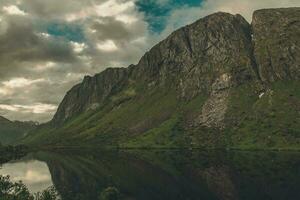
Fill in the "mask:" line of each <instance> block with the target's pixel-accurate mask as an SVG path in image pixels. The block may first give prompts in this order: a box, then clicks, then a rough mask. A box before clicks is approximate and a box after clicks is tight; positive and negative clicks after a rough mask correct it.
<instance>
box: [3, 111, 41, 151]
mask: <svg viewBox="0 0 300 200" xmlns="http://www.w3.org/2000/svg"><path fill="white" fill-rule="evenodd" d="M36 126H37V123H35V122H20V121H14V122H12V121H10V120H8V119H6V118H4V117H2V116H0V144H4V145H8V144H13V143H16V142H17V141H19V140H20V139H21V138H23V137H24V136H26V134H27V133H28V132H29V131H31V130H33V129H34V128H35V127H36Z"/></svg>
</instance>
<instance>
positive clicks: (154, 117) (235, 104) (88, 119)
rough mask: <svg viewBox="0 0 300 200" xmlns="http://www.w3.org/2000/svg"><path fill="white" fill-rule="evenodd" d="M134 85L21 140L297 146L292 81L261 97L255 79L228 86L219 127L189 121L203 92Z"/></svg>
mask: <svg viewBox="0 0 300 200" xmlns="http://www.w3.org/2000/svg"><path fill="white" fill-rule="evenodd" d="M140 87H141V88H132V87H131V86H130V87H129V88H128V89H126V90H124V91H125V92H121V93H120V94H116V95H115V96H114V97H112V101H110V102H108V103H107V104H106V105H104V106H103V107H100V108H98V110H94V111H88V112H85V113H83V114H81V115H79V116H77V117H75V118H74V119H72V120H70V121H69V122H68V123H66V124H65V125H64V126H63V127H60V128H58V129H57V128H51V127H50V126H49V127H47V126H45V127H43V128H41V129H40V130H39V132H36V133H35V134H31V135H30V136H28V137H27V138H26V140H24V142H26V143H28V144H39V145H42V144H43V143H46V144H47V143H48V144H51V146H58V147H59V146H65V145H70V146H87V147H91V146H101V147H104V146H105V147H122V148H124V147H125V148H178V147H185V148H186V147H195V148H234V149H235V148H236V149H299V145H300V139H299V135H300V133H299V130H300V119H299V112H300V111H299V108H300V92H299V88H300V83H299V82H298V81H278V82H275V83H273V84H271V85H269V86H268V89H265V91H264V95H263V96H262V97H261V98H259V95H260V94H261V93H262V87H261V84H258V83H255V82H252V83H249V84H243V85H240V86H238V87H233V88H231V89H230V95H229V100H228V108H227V111H226V115H225V119H224V120H225V121H224V122H225V125H226V126H225V129H224V130H218V129H215V128H208V127H202V126H200V127H199V126H196V127H194V126H193V121H194V120H195V119H197V117H199V115H200V114H201V111H202V106H203V104H204V103H205V101H206V99H207V96H206V95H198V96H196V97H195V98H193V99H192V100H189V101H185V100H181V99H179V98H178V97H177V96H176V94H177V93H176V91H175V90H173V89H169V90H167V89H163V88H156V89H150V90H147V92H143V89H145V88H143V87H145V86H143V87H142V86H140ZM126 98H128V99H127V100H126V101H123V100H124V99H126ZM120 99H123V100H121V101H120ZM117 102H118V103H117Z"/></svg>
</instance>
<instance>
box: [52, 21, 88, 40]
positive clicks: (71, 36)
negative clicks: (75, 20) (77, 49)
mask: <svg viewBox="0 0 300 200" xmlns="http://www.w3.org/2000/svg"><path fill="white" fill-rule="evenodd" d="M46 29H47V33H48V34H50V35H52V36H57V37H63V38H65V39H67V40H69V41H74V42H83V41H84V40H85V37H84V33H83V29H82V28H81V26H80V24H65V23H52V24H49V25H48V26H47V27H46Z"/></svg>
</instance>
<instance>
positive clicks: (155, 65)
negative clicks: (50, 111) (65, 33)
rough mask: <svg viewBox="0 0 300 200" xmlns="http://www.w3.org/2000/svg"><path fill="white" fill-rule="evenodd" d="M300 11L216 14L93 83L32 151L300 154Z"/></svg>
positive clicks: (74, 92) (42, 131) (70, 99)
mask: <svg viewBox="0 0 300 200" xmlns="http://www.w3.org/2000/svg"><path fill="white" fill-rule="evenodd" d="M299 88H300V8H283V9H265V10H258V11H255V12H254V15H253V21H252V24H251V25H250V24H249V23H248V22H247V21H246V20H245V19H244V18H243V17H242V16H241V15H231V14H228V13H222V12H219V13H215V14H212V15H209V16H207V17H205V18H203V19H200V20H198V21H196V22H195V23H193V24H191V25H188V26H186V27H183V28H181V29H179V30H177V31H175V32H174V33H172V34H171V35H170V36H169V37H168V38H166V39H165V40H163V41H162V42H160V43H159V44H157V45H156V46H154V47H153V48H152V49H151V50H150V51H149V52H147V53H146V54H145V55H144V56H143V57H142V58H141V60H140V61H139V63H138V64H137V65H130V66H129V67H128V68H109V69H106V70H105V71H103V72H101V73H100V74H97V75H95V76H94V77H89V76H87V77H85V78H84V80H83V82H82V83H80V84H78V85H76V86H74V87H73V88H72V89H71V90H70V91H69V92H68V93H67V94H66V96H65V98H64V99H63V101H62V102H61V104H60V106H59V108H58V110H57V112H56V114H55V116H54V118H53V120H52V121H51V122H49V123H48V124H45V125H43V126H41V127H39V129H38V131H35V132H33V133H32V134H30V135H29V136H28V137H26V138H25V140H24V142H26V143H28V144H44V143H49V144H53V145H102V146H122V147H203V148H243V149H248V148H250V149H253V148H264V149H265V148H268V149H272V148H274V149H275V148H276V149H278V148H282V149H287V148H288V149H293V148H299V147H300V89H299Z"/></svg>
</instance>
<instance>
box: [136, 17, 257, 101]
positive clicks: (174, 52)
mask: <svg viewBox="0 0 300 200" xmlns="http://www.w3.org/2000/svg"><path fill="white" fill-rule="evenodd" d="M236 55H239V56H236ZM255 70H256V69H255V65H254V64H253V56H252V45H251V27H250V25H249V24H248V23H247V21H246V20H245V19H244V18H243V17H242V16H241V15H231V14H228V13H222V12H220V13H216V14H213V15H210V16H207V17H205V18H203V19H200V20H198V21H196V22H195V23H193V24H191V25H188V26H186V27H183V28H181V29H179V30H177V31H175V32H174V33H173V34H171V35H170V36H169V37H168V38H167V39H166V40H164V41H162V42H161V43H159V44H158V45H156V46H155V47H153V48H152V49H151V50H150V51H149V52H148V53H146V54H145V55H144V56H143V58H142V59H141V60H140V62H139V64H138V65H137V66H136V70H135V71H134V73H133V74H134V76H135V77H143V78H144V79H145V80H147V81H149V82H152V81H153V82H155V83H156V85H163V86H165V85H166V84H171V85H172V86H173V87H174V86H176V87H177V88H178V91H179V94H178V95H179V96H180V97H182V98H184V99H188V100H189V99H191V98H193V97H194V96H196V95H198V94H199V93H203V92H210V91H211V85H212V84H213V83H214V82H215V81H216V79H218V78H219V77H220V76H221V75H222V74H224V73H228V74H230V76H232V79H231V85H238V84H241V83H242V82H244V81H248V80H249V79H255Z"/></svg>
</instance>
